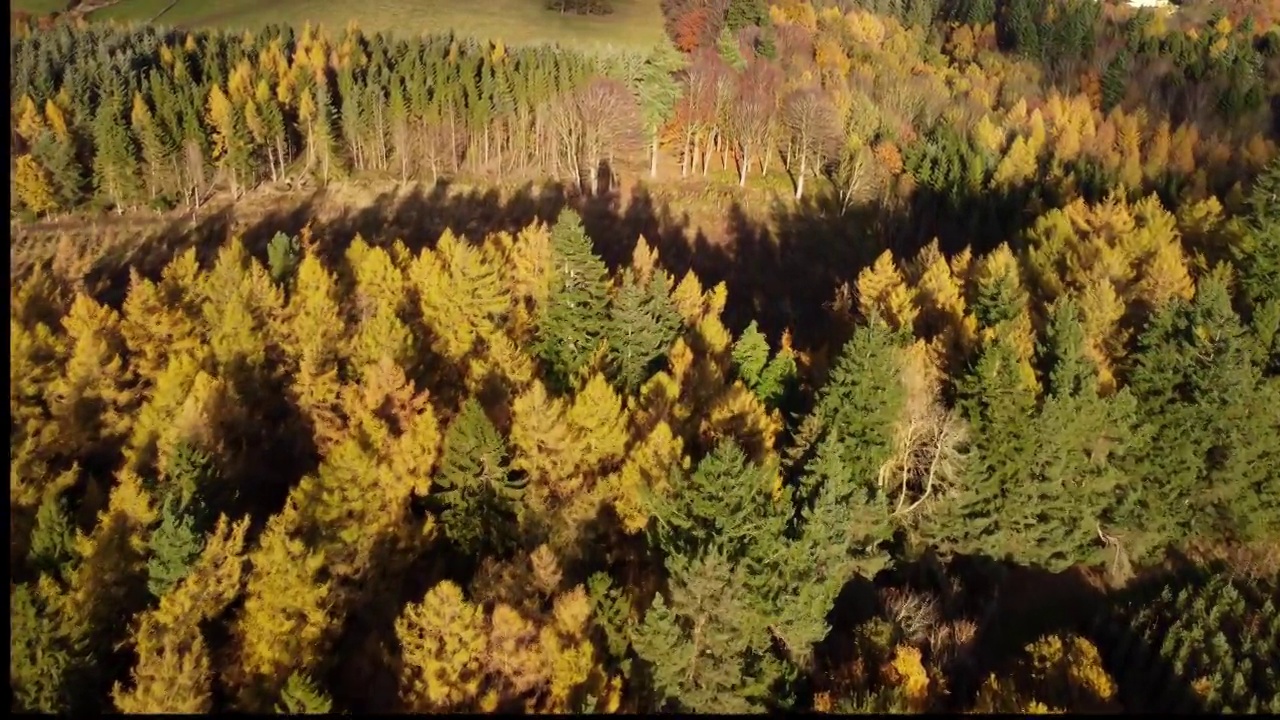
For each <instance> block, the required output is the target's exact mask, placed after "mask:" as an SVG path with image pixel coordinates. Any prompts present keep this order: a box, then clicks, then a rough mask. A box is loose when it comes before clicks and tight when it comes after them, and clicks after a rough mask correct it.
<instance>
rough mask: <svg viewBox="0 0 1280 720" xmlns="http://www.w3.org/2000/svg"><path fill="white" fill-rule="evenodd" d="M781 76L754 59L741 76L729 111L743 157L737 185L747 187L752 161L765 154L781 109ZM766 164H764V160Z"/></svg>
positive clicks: (775, 70)
mask: <svg viewBox="0 0 1280 720" xmlns="http://www.w3.org/2000/svg"><path fill="white" fill-rule="evenodd" d="M781 80H782V73H781V71H780V70H779V69H778V67H777V66H776V65H774V64H772V63H770V62H768V61H765V60H762V59H759V58H757V59H754V60H752V61H751V63H750V64H749V65H748V66H747V68H746V70H745V71H743V73H742V74H741V75H739V76H738V80H737V87H736V88H735V92H734V98H733V104H732V106H731V112H730V122H731V124H732V130H731V131H732V134H733V137H734V139H735V140H736V141H737V144H738V152H739V153H740V154H741V159H740V162H739V163H738V185H739V186H744V185H746V184H747V174H748V173H750V172H751V163H752V161H753V160H754V159H755V158H756V157H757V156H758V155H761V154H762V153H764V152H766V148H767V147H768V144H769V136H770V134H771V133H772V132H773V125H774V118H775V117H776V115H777V110H778V86H779V84H780V83H781ZM762 162H763V161H762Z"/></svg>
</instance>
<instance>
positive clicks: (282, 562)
mask: <svg viewBox="0 0 1280 720" xmlns="http://www.w3.org/2000/svg"><path fill="white" fill-rule="evenodd" d="M299 521H300V518H299V513H298V510H297V508H296V507H295V506H294V504H293V501H292V499H290V500H289V501H288V502H286V503H285V507H284V509H283V510H282V511H281V512H280V513H279V514H277V515H274V516H272V517H271V519H270V520H268V521H267V527H266V530H265V531H264V532H263V534H262V539H261V541H260V544H259V546H258V547H257V548H256V549H254V550H253V552H251V553H250V555H249V561H250V563H251V565H252V567H253V571H252V572H251V573H250V574H249V578H248V582H247V585H246V591H245V594H246V598H245V603H244V607H243V608H242V609H241V611H240V614H239V617H238V618H237V620H236V622H235V629H234V635H235V642H236V648H237V650H238V655H239V662H238V663H236V665H235V672H234V673H231V674H230V676H229V677H228V678H227V679H228V681H229V683H230V684H231V686H232V687H233V688H234V689H235V690H236V691H237V693H238V695H239V700H238V704H239V705H240V707H241V708H242V709H245V710H249V711H263V710H266V709H268V708H270V707H272V705H273V704H274V702H275V699H276V698H275V696H276V694H277V693H278V692H279V688H280V686H281V685H282V684H283V683H284V680H285V678H286V677H288V675H289V674H290V673H291V672H294V671H309V670H311V669H312V668H313V667H314V666H315V664H316V663H317V662H319V660H320V655H321V652H322V651H323V649H324V647H323V645H324V640H325V634H326V633H327V632H329V631H331V629H332V627H333V626H332V617H331V616H330V612H329V606H328V605H329V596H330V592H331V591H330V583H329V582H328V581H324V582H321V580H320V578H321V573H322V571H323V569H324V568H325V566H326V561H325V557H324V556H323V555H322V554H320V553H317V552H313V551H312V550H310V549H309V548H308V547H307V546H306V544H305V543H303V542H302V540H299V539H297V538H295V537H293V536H292V535H293V533H294V532H296V528H297V527H298V524H299Z"/></svg>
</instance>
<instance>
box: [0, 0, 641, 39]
mask: <svg viewBox="0 0 1280 720" xmlns="http://www.w3.org/2000/svg"><path fill="white" fill-rule="evenodd" d="M65 7H66V3H65V2H64V1H63V0H16V1H15V2H13V3H12V4H11V10H22V11H25V12H30V13H33V14H39V13H48V12H53V11H58V10H62V9H64V8H65ZM613 7H614V12H613V13H612V14H610V15H605V16H579V15H573V14H571V13H564V14H562V13H558V12H555V11H552V10H548V9H546V7H545V3H544V2H542V0H475V1H474V2H457V0H368V1H367V2H360V3H351V2H346V1H345V0H275V1H274V2H262V1H261V0H177V1H176V2H174V0H120V1H119V2H116V3H113V4H111V5H109V6H107V7H104V8H102V9H100V10H95V11H93V12H92V13H90V15H89V17H90V19H93V20H121V21H138V22H153V21H154V22H159V23H162V24H166V25H176V26H179V27H192V28H214V27H217V28H225V29H251V30H256V29H258V28H260V27H263V26H265V25H269V24H271V23H291V24H294V25H298V26H301V25H302V23H304V22H307V21H310V22H311V23H313V24H314V23H319V24H322V25H324V26H325V27H328V28H332V29H339V28H342V27H345V26H346V24H347V23H348V22H349V21H351V20H355V21H356V22H358V23H359V24H360V27H361V28H362V29H364V30H365V31H367V32H396V33H412V34H415V35H417V34H421V33H426V32H431V33H438V32H443V31H446V30H453V31H454V32H457V33H459V34H461V35H471V36H474V37H477V38H481V39H495V38H497V39H501V40H503V41H504V42H506V43H507V44H509V45H517V44H531V43H541V42H556V43H561V44H564V45H571V46H574V47H577V48H583V49H588V48H593V47H607V46H610V45H612V46H615V47H649V46H652V45H653V44H654V43H656V42H657V41H658V40H659V39H660V38H661V37H662V11H661V9H660V8H659V0H614V3H613Z"/></svg>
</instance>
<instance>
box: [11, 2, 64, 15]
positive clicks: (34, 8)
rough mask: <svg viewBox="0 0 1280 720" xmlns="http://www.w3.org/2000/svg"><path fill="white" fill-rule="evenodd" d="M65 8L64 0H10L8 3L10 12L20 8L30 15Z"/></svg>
mask: <svg viewBox="0 0 1280 720" xmlns="http://www.w3.org/2000/svg"><path fill="white" fill-rule="evenodd" d="M66 9H67V3H66V0H12V2H10V3H9V11H10V12H14V11H17V10H21V11H22V12H26V13H31V14H32V15H48V14H49V13H55V12H62V11H64V10H66Z"/></svg>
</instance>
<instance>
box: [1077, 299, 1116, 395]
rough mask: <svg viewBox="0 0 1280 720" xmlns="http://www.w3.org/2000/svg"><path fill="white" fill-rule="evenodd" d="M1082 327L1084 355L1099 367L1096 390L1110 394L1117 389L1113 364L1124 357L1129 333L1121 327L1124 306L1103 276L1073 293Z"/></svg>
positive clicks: (1114, 365)
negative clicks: (1075, 293) (1078, 308)
mask: <svg viewBox="0 0 1280 720" xmlns="http://www.w3.org/2000/svg"><path fill="white" fill-rule="evenodd" d="M1076 297H1077V298H1078V300H1079V303H1080V320H1081V324H1082V325H1083V327H1084V335H1085V355H1086V356H1088V357H1089V359H1090V360H1092V361H1093V362H1094V364H1095V365H1097V367H1098V389H1099V391H1100V392H1101V393H1103V394H1110V393H1111V392H1113V391H1114V390H1115V389H1116V378H1115V367H1116V364H1117V363H1118V362H1119V361H1120V360H1121V359H1122V358H1123V357H1124V353H1125V347H1126V346H1127V340H1128V336H1129V332H1128V330H1126V329H1125V328H1123V327H1122V326H1121V320H1123V319H1124V316H1125V312H1126V309H1127V308H1126V307H1125V303H1124V299H1123V298H1122V297H1121V296H1120V295H1119V293H1117V292H1116V288H1115V284H1114V283H1113V282H1112V280H1111V279H1110V278H1107V277H1105V276H1104V275H1097V276H1095V277H1094V278H1093V279H1092V280H1090V281H1089V282H1087V283H1086V284H1085V286H1084V287H1083V288H1081V290H1080V291H1079V293H1078V294H1077V295H1076Z"/></svg>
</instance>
